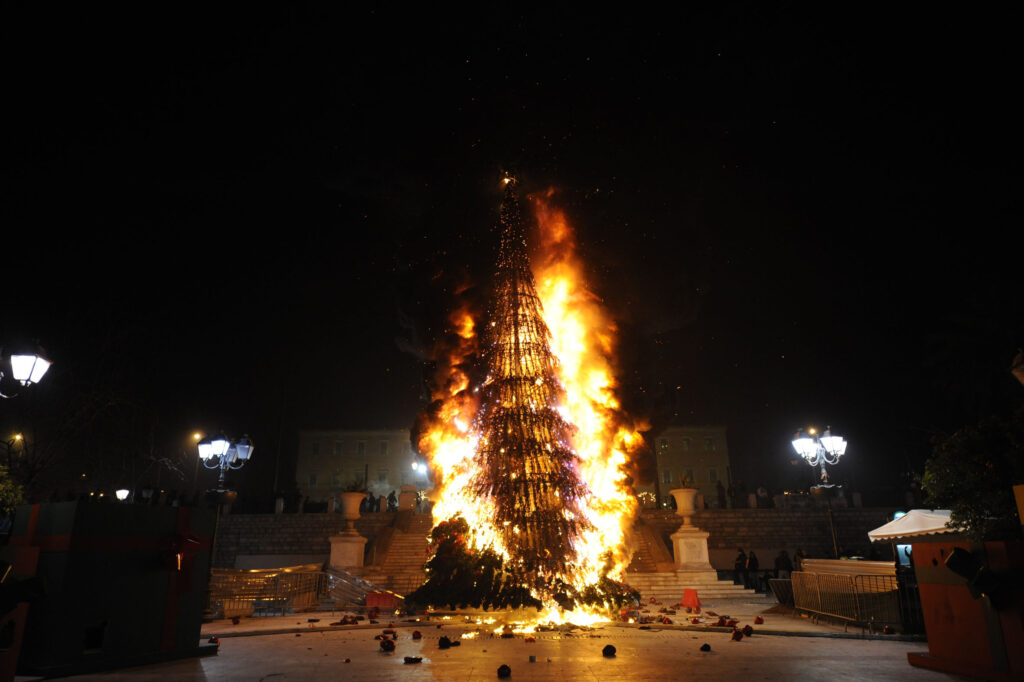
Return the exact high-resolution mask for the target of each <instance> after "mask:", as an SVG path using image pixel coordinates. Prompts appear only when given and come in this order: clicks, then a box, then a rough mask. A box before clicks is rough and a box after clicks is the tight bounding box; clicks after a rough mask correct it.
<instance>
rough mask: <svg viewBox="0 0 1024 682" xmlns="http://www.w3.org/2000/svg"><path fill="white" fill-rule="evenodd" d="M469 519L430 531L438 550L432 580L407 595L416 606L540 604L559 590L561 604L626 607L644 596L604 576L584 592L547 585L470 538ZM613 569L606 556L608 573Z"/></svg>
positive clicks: (516, 606)
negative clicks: (471, 542)
mask: <svg viewBox="0 0 1024 682" xmlns="http://www.w3.org/2000/svg"><path fill="white" fill-rule="evenodd" d="M468 534H469V524H468V523H466V521H465V519H463V518H461V517H458V518H454V519H450V520H448V521H443V522H441V523H439V524H438V525H437V527H435V528H434V530H433V531H431V540H432V545H431V546H432V547H433V554H432V555H431V557H430V559H429V560H428V561H427V580H426V582H425V583H423V584H422V585H420V586H419V587H418V588H417V589H416V590H414V591H413V592H411V593H410V594H408V595H407V596H406V601H407V602H408V603H409V604H410V605H411V606H414V607H418V608H423V607H435V608H438V607H444V606H447V607H448V608H450V609H456V608H466V607H473V608H483V609H484V610H489V609H492V608H495V609H506V608H511V609H519V608H525V607H533V608H536V609H539V608H541V606H542V603H541V601H540V600H539V599H537V597H536V596H535V595H536V594H554V595H555V600H556V601H557V602H558V603H559V605H560V606H562V608H564V609H566V610H572V609H574V608H575V607H576V605H577V604H587V605H591V606H598V607H600V606H603V607H605V608H621V606H622V605H623V604H624V603H625V602H627V601H636V600H639V598H640V595H639V593H637V592H636V590H631V589H630V588H628V587H626V586H624V585H623V584H621V583H618V582H616V581H614V580H611V579H609V578H607V577H604V578H602V579H601V580H600V582H599V583H598V584H597V585H594V586H590V587H588V588H586V589H585V590H584V591H583V592H582V593H579V592H577V591H576V590H575V589H574V588H572V586H570V585H566V584H565V583H563V582H561V581H560V580H555V581H554V584H547V583H546V582H545V581H544V579H543V578H542V577H539V576H538V575H536V574H533V573H531V574H529V575H518V574H515V573H513V572H512V571H510V570H508V567H506V566H505V562H504V561H503V560H502V558H501V557H500V556H499V555H498V554H497V553H496V552H495V551H493V550H491V549H486V550H483V551H476V550H474V549H472V548H471V547H470V546H469V543H468V541H467V539H466V537H467V535H468ZM610 568H611V558H610V555H608V556H607V557H606V562H605V573H606V574H607V571H608V569H610Z"/></svg>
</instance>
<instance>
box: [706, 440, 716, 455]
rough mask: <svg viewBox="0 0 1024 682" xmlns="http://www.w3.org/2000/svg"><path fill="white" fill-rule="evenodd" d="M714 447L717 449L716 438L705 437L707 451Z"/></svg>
mask: <svg viewBox="0 0 1024 682" xmlns="http://www.w3.org/2000/svg"><path fill="white" fill-rule="evenodd" d="M714 449H715V439H714V438H705V439H704V450H705V451H707V452H711V451H712V450H714Z"/></svg>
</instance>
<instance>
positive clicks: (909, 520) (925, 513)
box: [868, 509, 959, 542]
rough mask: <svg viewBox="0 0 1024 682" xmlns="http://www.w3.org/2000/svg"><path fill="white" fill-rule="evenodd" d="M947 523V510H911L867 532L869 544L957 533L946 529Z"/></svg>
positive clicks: (954, 530)
mask: <svg viewBox="0 0 1024 682" xmlns="http://www.w3.org/2000/svg"><path fill="white" fill-rule="evenodd" d="M947 523H949V510H948V509H911V510H910V511H908V512H907V513H906V514H904V515H903V516H901V517H900V518H898V519H895V520H893V521H890V522H889V523H887V524H885V525H884V526H879V527H878V528H875V529H874V530H872V531H868V537H869V538H870V539H871V542H895V541H897V540H904V539H907V538H919V537H921V536H923V535H939V534H942V533H958V532H959V531H958V530H957V529H954V528H947V527H946V524H947Z"/></svg>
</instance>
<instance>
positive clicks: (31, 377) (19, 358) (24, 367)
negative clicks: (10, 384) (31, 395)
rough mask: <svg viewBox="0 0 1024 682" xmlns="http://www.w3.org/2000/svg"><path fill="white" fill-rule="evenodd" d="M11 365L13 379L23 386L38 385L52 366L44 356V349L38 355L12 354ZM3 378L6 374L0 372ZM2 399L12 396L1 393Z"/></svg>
mask: <svg viewBox="0 0 1024 682" xmlns="http://www.w3.org/2000/svg"><path fill="white" fill-rule="evenodd" d="M10 363H11V377H12V378H13V379H14V380H15V381H17V382H18V383H19V384H21V385H22V386H31V385H32V384H38V383H39V381H40V380H41V379H42V378H43V375H44V374H46V370H48V369H50V365H51V364H52V363H51V362H50V361H49V360H47V359H46V358H45V357H44V356H43V351H42V349H40V350H39V352H36V353H12V354H11V357H10ZM3 377H4V373H3V372H2V371H0V379H3ZM0 397H3V398H10V397H12V396H9V395H4V394H3V393H0Z"/></svg>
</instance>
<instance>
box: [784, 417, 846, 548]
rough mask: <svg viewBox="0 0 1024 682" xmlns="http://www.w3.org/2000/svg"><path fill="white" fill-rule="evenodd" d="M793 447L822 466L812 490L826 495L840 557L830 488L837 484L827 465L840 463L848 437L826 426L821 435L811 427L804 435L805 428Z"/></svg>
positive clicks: (813, 465)
mask: <svg viewBox="0 0 1024 682" xmlns="http://www.w3.org/2000/svg"><path fill="white" fill-rule="evenodd" d="M793 449H794V450H796V452H797V454H798V455H800V456H801V457H803V458H804V460H805V461H806V462H807V463H808V464H810V465H811V466H812V467H820V478H821V483H819V484H818V485H815V486H812V487H811V492H818V493H819V494H821V495H824V497H825V502H826V504H827V505H828V527H829V530H830V531H831V532H832V552H833V554H834V555H835V558H836V559H838V558H839V543H838V542H837V540H836V524H835V520H834V519H833V518H832V499H831V493H832V491H831V490H830V488H834V487H835V486H834V485H833V484H832V483H830V482H829V478H828V469H827V468H826V465H828V466H835V465H836V464H838V463H839V458H840V457H842V456H843V455H844V454H846V439H844V438H843V437H842V436H833V435H832V428H831V427H826V428H825V433H823V434H821V436H820V437H819V436H818V432H817V430H816V429H813V428H810V429H807V435H804V433H803V430H800V431H797V432H796V438H794V439H793Z"/></svg>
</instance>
